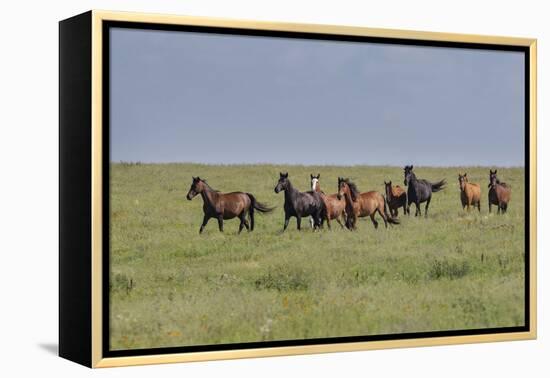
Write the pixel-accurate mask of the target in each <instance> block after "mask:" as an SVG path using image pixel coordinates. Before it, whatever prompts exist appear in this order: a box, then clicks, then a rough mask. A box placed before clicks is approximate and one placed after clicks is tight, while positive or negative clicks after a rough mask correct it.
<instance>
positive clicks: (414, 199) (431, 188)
mask: <svg viewBox="0 0 550 378" xmlns="http://www.w3.org/2000/svg"><path fill="white" fill-rule="evenodd" d="M404 171H405V182H404V184H405V186H408V189H407V213H408V214H410V208H411V203H414V204H415V205H416V212H415V213H414V216H415V217H416V216H418V215H422V211H421V210H420V204H421V203H422V202H426V209H425V210H424V216H426V217H427V216H428V207H429V206H430V201H431V200H432V193H435V192H439V191H440V190H442V189H444V188H445V180H441V181H439V182H436V183H431V182H429V181H428V180H422V179H420V180H419V179H417V178H416V175H415V174H414V172H413V166H412V165H407V166H405V168H404Z"/></svg>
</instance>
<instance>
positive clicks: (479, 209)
mask: <svg viewBox="0 0 550 378" xmlns="http://www.w3.org/2000/svg"><path fill="white" fill-rule="evenodd" d="M477 211H479V212H480V213H481V201H477Z"/></svg>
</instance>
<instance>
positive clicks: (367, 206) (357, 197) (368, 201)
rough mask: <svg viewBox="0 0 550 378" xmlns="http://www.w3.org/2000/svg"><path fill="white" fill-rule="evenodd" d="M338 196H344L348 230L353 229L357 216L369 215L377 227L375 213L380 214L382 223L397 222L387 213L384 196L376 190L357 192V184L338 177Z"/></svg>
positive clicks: (386, 224) (397, 222)
mask: <svg viewBox="0 0 550 378" xmlns="http://www.w3.org/2000/svg"><path fill="white" fill-rule="evenodd" d="M338 196H340V197H344V199H345V201H346V214H347V219H346V226H347V227H348V228H349V229H350V230H355V229H356V227H357V225H356V222H357V218H361V217H367V216H368V217H370V219H371V221H372V224H374V228H378V222H377V221H376V219H374V215H375V214H376V213H378V214H380V216H381V217H382V219H383V220H384V225H385V226H386V227H388V222H389V223H390V224H399V221H397V219H394V218H393V217H391V216H390V215H389V214H388V213H387V206H386V201H384V196H383V195H382V194H380V193H378V192H375V191H371V192H366V193H359V190H358V189H357V186H356V185H355V184H354V183H353V182H351V181H350V180H349V179H344V178H342V177H338Z"/></svg>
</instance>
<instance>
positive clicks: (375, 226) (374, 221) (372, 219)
mask: <svg viewBox="0 0 550 378" xmlns="http://www.w3.org/2000/svg"><path fill="white" fill-rule="evenodd" d="M374 214H376V213H371V215H370V220H371V221H372V224H374V228H375V229H376V228H378V222H377V221H376V219H374Z"/></svg>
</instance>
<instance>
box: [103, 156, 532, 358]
mask: <svg viewBox="0 0 550 378" xmlns="http://www.w3.org/2000/svg"><path fill="white" fill-rule="evenodd" d="M287 170H288V172H289V174H290V179H291V181H292V183H293V184H294V185H295V186H296V187H298V188H299V189H300V190H309V174H310V173H318V172H320V173H321V185H322V188H323V190H324V191H325V192H326V193H334V192H336V186H337V177H338V176H345V177H350V178H352V179H353V180H354V181H355V182H356V183H357V184H358V187H359V189H360V190H362V191H367V190H379V191H382V190H383V183H384V180H389V179H391V180H393V182H394V184H399V185H402V182H403V172H402V169H401V168H395V167H366V166H355V167H304V166H271V165H249V166H235V165H230V166H213V165H198V164H124V163H121V164H112V166H111V272H110V307H111V314H110V319H111V321H110V323H111V330H110V336H111V340H110V343H111V349H132V348H152V347H169V346H184V345H200V344H216V343H236V342H250V341H261V340H287V339H303V338H316V337H336V336H349V335H372V334H389V333H403V332H422V331H441V330H455V329H475V328H487V327H508V326H518V325H523V324H524V317H523V316H524V312H523V311H524V299H525V298H524V210H523V201H524V186H523V170H522V169H505V168H500V169H499V177H500V178H501V179H502V180H503V181H505V182H507V183H509V184H511V186H512V201H511V203H510V206H509V210H508V213H507V214H506V215H504V216H497V215H496V208H494V207H493V213H492V214H491V215H489V214H488V209H487V200H486V198H487V180H488V168H480V167H475V168H474V167H471V168H425V167H416V168H415V172H416V174H417V176H418V177H420V178H426V179H429V180H432V181H436V180H440V179H442V178H445V179H447V181H448V187H447V189H446V190H444V191H443V192H439V193H435V194H434V196H433V198H432V202H431V205H430V214H429V217H428V218H427V219H425V218H424V217H421V218H420V217H419V218H415V217H414V216H411V217H405V216H403V215H402V214H401V212H400V214H399V218H400V220H401V224H400V225H397V226H393V227H388V229H387V230H386V229H384V227H383V223H381V227H380V228H379V229H378V230H375V229H374V227H373V225H372V224H371V223H370V220H368V221H366V220H360V221H359V222H358V230H357V231H356V232H349V231H347V230H341V229H340V227H339V226H338V224H337V223H336V222H333V229H332V231H329V230H326V229H325V230H323V231H321V232H312V231H311V230H310V229H309V227H308V226H309V224H308V223H309V222H303V223H302V225H303V226H305V227H304V229H302V231H301V232H299V231H297V230H296V223H295V219H294V218H293V219H292V220H291V223H290V225H289V229H288V230H287V232H285V233H284V234H281V230H282V226H283V220H284V216H283V214H284V213H283V201H284V195H283V194H282V193H281V194H275V193H274V191H273V188H274V187H275V185H276V182H277V180H278V176H279V171H287ZM459 171H460V172H463V171H467V172H468V177H469V178H470V181H472V182H477V183H480V184H481V187H482V208H481V214H478V213H477V210H476V211H473V210H472V211H471V213H470V214H467V213H466V212H464V211H462V208H461V205H460V194H459V189H458V184H457V182H458V180H457V174H458V172H459ZM197 175H199V176H201V178H206V179H208V182H209V183H210V184H211V185H212V187H214V188H216V189H218V190H220V191H222V192H229V191H246V192H251V193H253V194H254V195H255V196H256V198H257V199H258V200H259V201H262V202H265V203H267V204H270V205H276V206H277V209H276V210H275V211H274V212H273V213H272V214H267V215H257V216H256V229H255V231H254V232H252V233H247V232H244V231H243V233H242V234H241V235H237V230H238V220H230V221H226V222H225V233H224V234H221V233H219V231H218V227H217V222H216V221H215V220H211V221H210V223H209V224H208V226H207V227H206V230H205V232H204V233H203V234H202V235H199V234H198V230H199V226H200V223H201V220H202V200H201V198H200V196H198V197H196V198H195V199H194V200H193V201H191V202H190V201H187V200H186V198H185V195H186V194H187V191H188V190H189V186H190V184H191V176H197ZM413 208H414V207H413ZM422 209H423V208H422ZM413 214H414V213H413Z"/></svg>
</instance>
